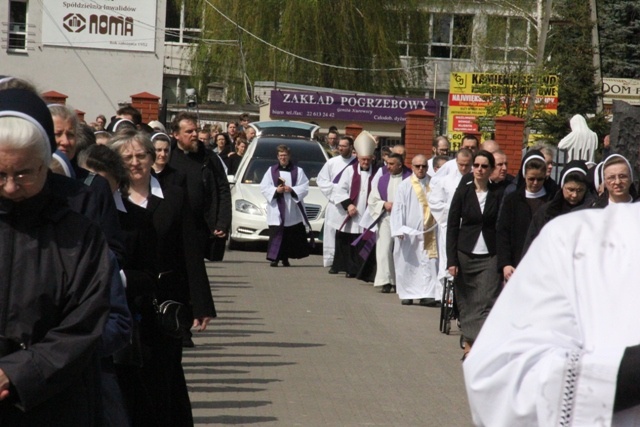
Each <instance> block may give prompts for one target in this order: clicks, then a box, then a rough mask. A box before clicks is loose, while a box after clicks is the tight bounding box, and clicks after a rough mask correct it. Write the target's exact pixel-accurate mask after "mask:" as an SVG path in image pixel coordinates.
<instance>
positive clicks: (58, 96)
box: [42, 90, 68, 105]
mask: <svg viewBox="0 0 640 427" xmlns="http://www.w3.org/2000/svg"><path fill="white" fill-rule="evenodd" d="M42 98H43V99H44V102H46V103H47V104H60V105H67V98H68V96H67V95H65V94H64V93H60V92H56V91H55V90H50V91H48V92H45V93H43V94H42Z"/></svg>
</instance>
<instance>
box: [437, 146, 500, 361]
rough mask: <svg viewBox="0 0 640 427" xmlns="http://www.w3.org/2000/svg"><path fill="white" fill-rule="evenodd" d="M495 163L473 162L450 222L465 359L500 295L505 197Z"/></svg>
mask: <svg viewBox="0 0 640 427" xmlns="http://www.w3.org/2000/svg"><path fill="white" fill-rule="evenodd" d="M494 168H495V158H494V157H493V154H491V153H489V152H488V151H485V150H481V151H479V152H478V153H477V154H476V155H475V157H474V158H473V180H465V179H464V177H463V179H462V182H463V183H465V182H466V184H461V185H460V186H459V187H458V189H457V190H456V192H455V194H454V196H453V200H452V202H451V208H450V209H449V218H448V221H447V268H448V270H449V274H451V276H453V277H455V280H456V292H457V294H456V296H457V298H458V308H459V310H460V326H461V328H462V333H463V335H464V356H463V359H464V357H466V355H467V353H468V352H469V350H471V346H472V345H473V342H474V341H475V339H476V338H477V336H478V333H479V332H480V329H481V328H482V325H483V323H484V321H485V319H486V318H487V316H488V315H489V311H490V310H491V307H492V306H493V304H494V302H495V301H496V299H497V298H498V295H499V294H500V277H499V275H498V272H497V271H498V270H497V258H496V228H495V224H496V221H497V218H498V209H499V207H500V202H501V199H502V192H501V190H500V189H499V187H498V186H497V185H496V184H493V183H492V182H490V180H489V177H490V176H491V174H492V173H493V170H494Z"/></svg>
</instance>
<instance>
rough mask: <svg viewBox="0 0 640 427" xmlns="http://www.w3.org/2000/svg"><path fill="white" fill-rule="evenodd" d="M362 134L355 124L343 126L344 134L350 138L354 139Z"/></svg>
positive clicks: (360, 128) (358, 126)
mask: <svg viewBox="0 0 640 427" xmlns="http://www.w3.org/2000/svg"><path fill="white" fill-rule="evenodd" d="M361 132H362V126H360V125H359V124H356V123H352V124H350V125H347V126H345V128H344V134H345V135H349V136H350V137H351V138H353V139H356V138H357V137H358V135H360V133H361Z"/></svg>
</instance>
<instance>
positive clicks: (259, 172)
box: [229, 121, 328, 249]
mask: <svg viewBox="0 0 640 427" xmlns="http://www.w3.org/2000/svg"><path fill="white" fill-rule="evenodd" d="M251 126H253V127H254V128H255V129H256V131H257V136H256V138H255V139H254V140H253V141H252V142H251V144H250V145H249V148H247V151H246V153H245V155H244V157H243V159H242V162H241V163H240V165H239V166H238V171H237V173H236V174H235V175H234V176H229V182H230V184H231V203H232V206H233V214H232V221H231V236H230V240H229V247H230V248H231V249H234V248H238V247H239V246H240V245H241V244H242V243H247V242H258V241H265V242H266V241H267V240H269V226H268V225H267V201H266V200H265V198H264V196H263V195H262V193H261V192H260V182H261V181H262V178H263V177H264V174H265V173H266V172H267V169H268V168H269V167H270V166H272V165H274V164H276V163H277V162H278V160H277V150H276V147H277V146H278V145H280V144H285V145H287V146H288V147H289V148H290V149H291V161H292V162H294V163H295V164H296V165H297V166H299V167H301V168H302V169H303V170H304V172H305V174H306V175H307V177H308V178H309V194H308V195H307V197H305V199H304V206H305V211H306V213H307V217H308V218H309V223H310V224H311V228H312V230H313V232H314V235H315V236H316V237H317V236H319V235H320V231H321V230H322V225H323V223H324V215H325V209H326V206H327V198H326V197H325V196H324V194H322V192H321V191H320V189H319V188H318V186H317V183H316V180H317V177H318V173H319V172H320V169H322V167H323V166H324V164H325V163H326V161H327V160H328V156H327V153H326V151H325V150H324V149H323V147H322V146H321V144H320V143H318V142H317V141H315V140H314V139H313V136H314V133H315V131H316V130H317V129H318V126H317V125H309V124H307V123H299V122H287V121H271V122H257V123H252V124H251Z"/></svg>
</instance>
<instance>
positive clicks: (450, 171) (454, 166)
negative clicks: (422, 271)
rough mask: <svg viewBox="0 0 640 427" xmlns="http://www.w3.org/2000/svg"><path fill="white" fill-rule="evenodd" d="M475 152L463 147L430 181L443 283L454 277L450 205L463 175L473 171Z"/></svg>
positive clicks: (431, 202)
mask: <svg viewBox="0 0 640 427" xmlns="http://www.w3.org/2000/svg"><path fill="white" fill-rule="evenodd" d="M472 162H473V154H472V153H471V151H469V150H468V149H461V150H460V151H458V153H457V154H456V158H455V159H453V160H450V161H448V162H447V163H446V164H445V166H443V167H442V168H440V169H439V170H438V172H437V173H436V174H435V176H434V177H433V178H431V181H430V182H429V187H430V188H431V192H430V193H429V208H431V214H432V215H433V217H434V218H435V220H436V222H437V223H438V230H437V235H438V273H437V278H438V280H439V281H440V283H441V284H444V280H445V279H449V280H451V279H452V277H451V275H450V274H449V272H448V270H447V244H446V241H447V220H448V218H449V207H450V206H451V201H452V200H453V194H454V193H455V192H456V188H458V184H459V183H460V180H461V179H462V176H463V175H466V174H468V173H469V172H471V163H472Z"/></svg>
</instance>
